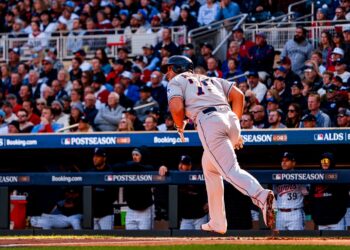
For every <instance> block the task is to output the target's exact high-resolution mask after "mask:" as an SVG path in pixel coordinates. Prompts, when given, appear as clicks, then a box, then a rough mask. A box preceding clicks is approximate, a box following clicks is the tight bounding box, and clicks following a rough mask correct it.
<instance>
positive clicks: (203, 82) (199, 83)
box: [188, 77, 212, 95]
mask: <svg viewBox="0 0 350 250" xmlns="http://www.w3.org/2000/svg"><path fill="white" fill-rule="evenodd" d="M188 81H189V82H190V84H196V86H197V89H198V91H197V95H204V94H205V93H204V91H203V86H208V85H209V84H208V83H209V81H210V80H209V78H205V79H203V80H199V79H197V78H194V77H189V78H188ZM211 82H212V81H211Z"/></svg>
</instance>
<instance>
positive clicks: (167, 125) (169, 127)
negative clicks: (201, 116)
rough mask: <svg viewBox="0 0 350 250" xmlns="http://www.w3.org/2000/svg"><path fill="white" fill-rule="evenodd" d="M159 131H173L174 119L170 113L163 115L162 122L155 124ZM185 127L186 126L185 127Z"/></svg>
mask: <svg viewBox="0 0 350 250" xmlns="http://www.w3.org/2000/svg"><path fill="white" fill-rule="evenodd" d="M157 128H158V130H159V131H162V132H163V131H173V130H176V129H175V123H174V119H173V117H172V116H171V114H170V113H166V114H165V115H164V123H163V124H160V125H158V126H157ZM186 129H187V128H186Z"/></svg>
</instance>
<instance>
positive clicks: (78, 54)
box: [68, 49, 92, 71]
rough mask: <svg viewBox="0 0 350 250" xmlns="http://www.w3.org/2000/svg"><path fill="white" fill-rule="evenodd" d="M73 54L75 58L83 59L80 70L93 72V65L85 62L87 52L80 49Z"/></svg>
mask: <svg viewBox="0 0 350 250" xmlns="http://www.w3.org/2000/svg"><path fill="white" fill-rule="evenodd" d="M73 54H74V56H75V57H79V58H80V59H81V63H80V69H81V70H82V71H91V70H92V65H91V63H89V62H87V61H86V60H85V58H86V52H85V50H83V49H80V50H78V51H75V52H74V53H73ZM70 69H71V67H70V68H69V70H70ZM69 70H68V71H69Z"/></svg>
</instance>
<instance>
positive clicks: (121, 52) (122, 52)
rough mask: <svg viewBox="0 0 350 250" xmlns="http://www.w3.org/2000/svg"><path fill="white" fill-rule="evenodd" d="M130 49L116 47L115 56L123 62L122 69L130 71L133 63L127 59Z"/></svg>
mask: <svg viewBox="0 0 350 250" xmlns="http://www.w3.org/2000/svg"><path fill="white" fill-rule="evenodd" d="M129 54H130V51H129V49H128V48H127V47H121V48H118V52H117V57H118V59H119V60H122V61H123V63H124V69H125V70H128V71H130V70H131V68H132V65H133V63H132V62H131V61H130V60H129Z"/></svg>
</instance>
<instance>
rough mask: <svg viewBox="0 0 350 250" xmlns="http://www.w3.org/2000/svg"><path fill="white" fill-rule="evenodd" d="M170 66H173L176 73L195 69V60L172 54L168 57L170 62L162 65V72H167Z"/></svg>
mask: <svg viewBox="0 0 350 250" xmlns="http://www.w3.org/2000/svg"><path fill="white" fill-rule="evenodd" d="M168 66H173V67H172V70H173V71H174V73H176V74H180V73H183V72H187V71H190V72H192V71H193V62H192V60H191V59H189V58H188V57H186V56H172V57H170V58H169V59H168V63H167V64H165V65H162V72H163V73H164V74H165V73H166V72H167V69H168Z"/></svg>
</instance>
